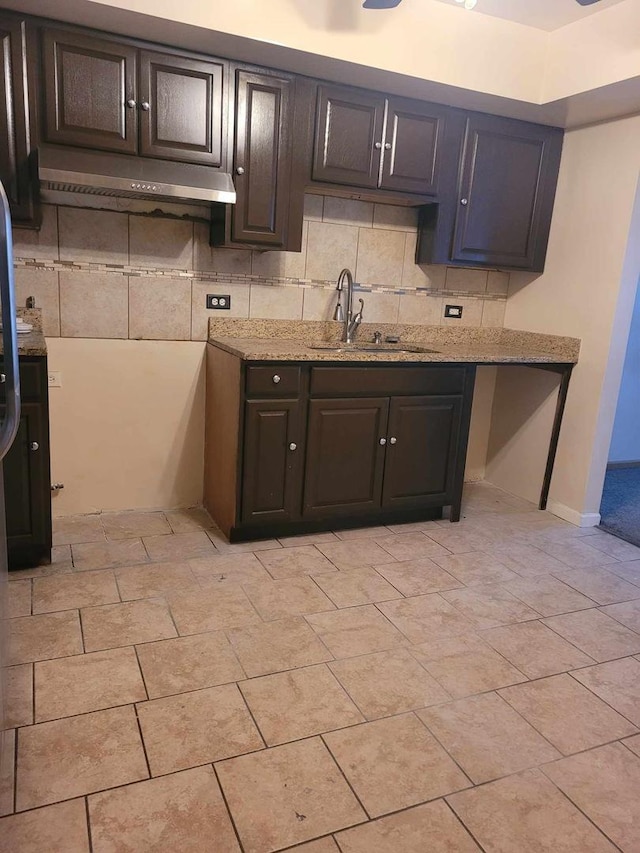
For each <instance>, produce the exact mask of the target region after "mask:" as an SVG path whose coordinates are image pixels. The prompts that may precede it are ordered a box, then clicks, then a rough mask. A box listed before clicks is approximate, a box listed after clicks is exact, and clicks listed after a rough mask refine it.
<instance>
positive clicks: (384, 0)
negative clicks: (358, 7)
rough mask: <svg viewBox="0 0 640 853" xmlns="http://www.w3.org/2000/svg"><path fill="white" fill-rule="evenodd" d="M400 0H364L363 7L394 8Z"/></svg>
mask: <svg viewBox="0 0 640 853" xmlns="http://www.w3.org/2000/svg"><path fill="white" fill-rule="evenodd" d="M400 3H402V0H364V3H363V4H362V8H363V9H395V8H396V6H399V5H400Z"/></svg>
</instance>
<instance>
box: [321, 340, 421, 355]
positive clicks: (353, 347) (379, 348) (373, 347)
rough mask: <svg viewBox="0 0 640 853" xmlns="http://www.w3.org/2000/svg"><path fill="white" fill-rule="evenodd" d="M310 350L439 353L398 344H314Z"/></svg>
mask: <svg viewBox="0 0 640 853" xmlns="http://www.w3.org/2000/svg"><path fill="white" fill-rule="evenodd" d="M309 349H313V350H323V351H324V352H375V353H379V354H380V355H383V354H384V353H396V354H398V355H402V354H405V355H406V354H413V353H430V352H438V350H435V349H427V348H426V347H418V346H415V347H411V346H402V345H400V346H399V345H397V344H345V343H336V344H314V345H313V346H310V347H309Z"/></svg>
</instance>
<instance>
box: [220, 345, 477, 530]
mask: <svg viewBox="0 0 640 853" xmlns="http://www.w3.org/2000/svg"><path fill="white" fill-rule="evenodd" d="M474 379H475V366H474V365H446V364H445V365H442V366H440V365H438V366H434V365H425V366H416V365H415V363H414V364H412V365H406V366H405V365H402V364H395V365H390V364H386V365H384V364H382V365H379V364H376V365H367V366H363V365H362V364H358V365H356V364H340V365H338V364H335V365H327V364H326V363H325V364H323V365H316V364H314V363H313V362H311V363H303V362H301V363H292V362H288V363H287V362H282V363H277V362H270V363H267V362H264V363H262V364H259V363H258V364H257V363H255V362H252V363H249V364H247V363H246V362H243V361H242V360H241V359H239V358H237V357H235V356H231V355H230V354H229V353H226V352H224V351H222V350H220V349H218V348H217V347H215V346H214V345H210V346H209V347H208V353H207V388H208V391H207V394H208V397H207V413H208V414H207V421H206V427H205V429H206V436H205V505H206V506H207V509H208V510H209V511H210V513H211V514H212V516H213V518H214V520H215V521H216V522H217V523H218V524H219V526H220V528H221V529H222V530H223V532H224V533H225V534H226V535H227V536H228V537H229V538H230V539H231V540H232V541H239V540H246V539H259V538H266V537H272V536H282V535H292V534H295V533H303V532H311V531H315V530H330V529H332V528H333V527H350V526H352V527H354V526H362V525H366V524H384V523H392V522H401V521H413V520H418V519H427V518H438V517H441V515H442V508H443V507H444V506H449V507H450V508H451V509H450V518H451V520H452V521H457V520H458V519H459V517H460V502H461V498H462V484H463V476H464V463H465V459H466V450H467V439H468V433H469V421H470V417H471V402H472V397H473V385H474ZM372 391H373V392H374V393H373V394H372ZM375 392H378V393H375Z"/></svg>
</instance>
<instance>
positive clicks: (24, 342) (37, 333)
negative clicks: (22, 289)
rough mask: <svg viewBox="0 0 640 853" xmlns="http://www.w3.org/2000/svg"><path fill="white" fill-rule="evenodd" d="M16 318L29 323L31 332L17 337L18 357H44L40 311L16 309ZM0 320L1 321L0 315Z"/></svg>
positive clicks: (0, 335) (0, 339)
mask: <svg viewBox="0 0 640 853" xmlns="http://www.w3.org/2000/svg"><path fill="white" fill-rule="evenodd" d="M17 314H18V317H21V318H22V319H23V320H24V321H25V323H31V325H32V326H33V329H32V331H30V332H26V333H25V334H21V335H18V355H19V356H25V355H46V354H47V344H46V341H45V339H44V335H43V333H42V310H41V309H40V308H18V311H17ZM0 319H2V317H1V315H0ZM2 354H3V342H2V333H0V355H2Z"/></svg>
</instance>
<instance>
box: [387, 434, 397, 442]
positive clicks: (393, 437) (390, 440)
mask: <svg viewBox="0 0 640 853" xmlns="http://www.w3.org/2000/svg"><path fill="white" fill-rule="evenodd" d="M397 441H398V439H397V438H396V437H395V436H394V435H392V436H391V438H390V439H389V444H397Z"/></svg>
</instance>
